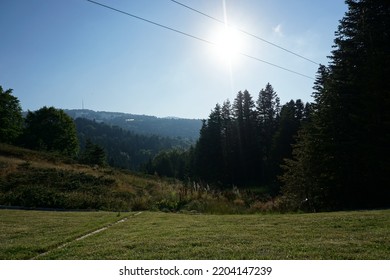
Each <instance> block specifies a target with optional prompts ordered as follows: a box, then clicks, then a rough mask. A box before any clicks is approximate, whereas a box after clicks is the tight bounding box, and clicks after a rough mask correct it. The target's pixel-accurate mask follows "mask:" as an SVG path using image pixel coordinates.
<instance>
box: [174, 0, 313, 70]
mask: <svg viewBox="0 0 390 280" xmlns="http://www.w3.org/2000/svg"><path fill="white" fill-rule="evenodd" d="M170 1H172V2H173V3H175V4H178V5H180V6H182V7H184V8H186V9H189V10H191V11H193V12H196V13H198V14H200V15H202V16H205V17H207V18H209V19H212V20H214V21H216V22H218V23H221V24H224V25H227V26H229V27H233V26H232V25H230V24H228V23H226V22H224V21H223V20H220V19H218V18H216V17H213V16H210V15H208V14H206V13H204V12H201V11H199V10H197V9H194V8H192V7H190V6H188V5H185V4H183V3H181V2H179V1H176V0H170ZM235 29H236V30H237V31H239V32H241V33H244V34H246V35H248V36H250V37H253V38H255V39H257V40H260V41H262V42H264V43H267V44H269V45H271V46H274V47H276V48H278V49H281V50H283V51H285V52H288V53H290V54H292V55H295V56H297V57H299V58H302V59H304V60H306V61H309V62H311V63H314V64H316V65H319V63H318V62H315V61H313V60H311V59H310V58H307V57H304V56H303V55H300V54H298V53H296V52H293V51H290V50H289V49H287V48H284V47H282V46H279V45H277V44H275V43H272V42H270V41H268V40H266V39H264V38H261V37H260V36H257V35H254V34H252V33H250V32H248V31H245V30H244V29H241V28H237V27H235Z"/></svg>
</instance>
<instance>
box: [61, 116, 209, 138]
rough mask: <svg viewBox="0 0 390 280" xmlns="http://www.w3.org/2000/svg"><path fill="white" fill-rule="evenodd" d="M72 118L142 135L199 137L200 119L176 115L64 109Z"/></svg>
mask: <svg viewBox="0 0 390 280" xmlns="http://www.w3.org/2000/svg"><path fill="white" fill-rule="evenodd" d="M64 111H65V112H66V113H67V114H68V115H69V116H71V117H72V118H73V119H77V118H85V119H89V120H94V121H95V122H98V123H105V124H108V125H115V126H119V127H120V128H123V129H126V130H129V131H132V132H134V133H137V134H143V135H159V136H164V137H172V138H177V137H180V138H183V139H185V140H189V141H191V142H195V141H196V140H197V139H198V138H199V131H200V128H201V126H202V121H201V120H199V119H181V118H176V117H167V118H158V117H154V116H146V115H134V114H126V113H118V112H102V111H98V112H96V111H93V110H85V109H73V110H67V109H65V110H64Z"/></svg>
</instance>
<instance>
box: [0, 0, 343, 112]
mask: <svg viewBox="0 0 390 280" xmlns="http://www.w3.org/2000/svg"><path fill="white" fill-rule="evenodd" d="M97 1H98V2H100V3H103V4H106V5H109V6H112V7H115V8H117V9H120V10H123V11H125V12H128V13H131V14H134V15H137V16H139V17H143V18H146V19H148V20H151V21H154V22H157V23H159V24H162V25H166V26H169V27H171V28H174V29H177V30H180V31H182V32H185V33H188V34H191V35H193V36H196V37H199V38H202V39H205V40H208V41H210V42H218V40H219V39H218V38H219V37H220V34H221V30H223V28H224V27H223V26H222V25H221V24H219V23H217V22H215V21H213V20H211V19H209V18H206V17H204V16H202V15H200V14H197V13H194V12H193V11H190V10H188V9H186V8H184V7H182V6H180V5H177V4H175V3H174V2H172V1H170V0H110V1H109V0H97ZM178 1H179V2H181V3H183V4H185V5H188V6H191V7H192V8H194V9H197V10H200V11H202V12H204V13H206V14H209V15H210V16H213V17H215V18H218V19H221V20H224V18H225V15H226V18H227V20H228V23H229V24H230V25H232V26H236V27H237V28H239V29H243V30H246V31H247V32H249V33H251V34H254V35H257V36H259V37H261V38H264V39H266V40H268V41H271V42H273V43H275V44H278V45H280V46H283V47H284V48H286V49H289V50H291V51H293V52H296V53H299V54H301V55H302V56H305V57H307V58H309V59H311V60H313V61H316V62H318V63H322V64H327V56H328V55H329V54H330V52H331V50H332V45H333V40H334V32H335V31H336V30H337V26H338V24H339V20H340V19H341V18H342V17H343V15H344V13H345V12H346V10H347V7H346V5H345V4H344V1H342V0H294V1H290V0H225V1H223V0H178ZM224 7H225V9H224ZM224 11H226V13H224ZM235 36H236V37H234V41H235V42H239V46H238V47H237V48H238V49H237V51H239V52H241V53H245V54H248V55H250V56H253V57H256V58H259V59H261V60H265V61H268V62H270V63H273V64H277V65H279V66H281V67H284V68H288V69H291V70H293V71H296V72H299V73H302V74H304V75H307V76H310V77H313V78H314V77H315V74H316V71H317V68H318V66H317V65H315V64H313V63H311V62H308V61H306V60H303V59H301V58H298V57H296V56H294V55H291V54H289V53H287V52H284V51H282V50H280V49H278V48H275V47H273V46H271V45H269V44H266V43H264V42H262V41H259V40H257V39H254V38H252V37H249V36H246V35H244V34H242V33H240V32H237V31H236V32H235ZM0 38H1V44H0V85H2V86H3V88H4V89H8V88H12V89H14V95H15V96H17V97H18V99H19V101H20V103H21V105H22V107H23V110H37V109H39V108H41V107H43V106H54V107H57V108H64V109H77V108H81V107H82V102H84V107H85V108H86V109H92V110H97V111H115V112H126V113H134V114H146V115H154V116H158V117H166V116H176V117H183V118H207V117H208V115H209V113H210V111H211V110H212V109H213V108H214V106H215V104H216V103H222V102H223V101H224V100H226V99H230V101H233V100H234V98H235V96H236V94H237V92H238V91H240V90H241V91H243V90H245V89H246V90H248V91H249V92H250V93H251V95H252V96H253V97H254V98H255V99H256V98H257V96H258V92H259V91H260V90H261V89H262V88H264V87H265V85H266V84H267V83H268V82H269V83H270V84H271V85H272V86H273V87H274V89H275V91H276V92H277V93H278V95H279V97H280V98H281V101H282V103H285V102H288V101H289V100H290V99H298V98H300V99H302V100H303V101H310V100H311V93H312V86H313V80H311V79H308V78H305V77H302V76H299V75H296V74H293V73H290V72H287V71H283V70H281V69H278V68H276V67H272V66H270V65H267V64H265V63H262V62H260V61H257V60H254V59H250V58H248V57H245V56H242V55H237V54H235V55H232V56H233V57H231V58H230V59H229V58H226V57H221V56H220V55H219V54H220V53H221V52H223V50H221V49H218V48H217V47H215V46H213V45H210V44H207V43H204V42H201V41H198V40H195V39H192V38H189V37H186V36H183V35H180V34H178V33H175V32H172V31H169V30H166V29H163V28H160V27H157V26H155V25H152V24H149V23H146V22H144V21H140V20H137V19H135V18H132V17H129V16H125V15H123V14H120V13H116V12H113V11H111V10H108V9H106V8H103V7H100V6H97V5H95V4H92V3H90V2H88V1H86V0H1V1H0ZM232 44H234V43H232ZM229 61H230V62H229Z"/></svg>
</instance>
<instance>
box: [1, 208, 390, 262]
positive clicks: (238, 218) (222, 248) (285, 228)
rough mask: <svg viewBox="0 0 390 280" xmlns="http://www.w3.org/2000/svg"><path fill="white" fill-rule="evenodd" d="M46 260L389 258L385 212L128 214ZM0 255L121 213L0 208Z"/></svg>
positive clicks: (43, 246) (52, 242) (28, 250)
mask: <svg viewBox="0 0 390 280" xmlns="http://www.w3.org/2000/svg"><path fill="white" fill-rule="evenodd" d="M127 215H129V216H130V217H129V219H128V220H127V221H125V222H123V223H119V224H115V225H113V226H112V227H110V228H108V229H107V230H105V231H102V232H99V233H97V234H95V235H93V236H90V237H88V238H85V239H83V240H79V241H73V242H70V243H69V244H68V245H67V246H65V247H63V248H60V249H53V250H52V251H50V252H49V253H48V254H47V255H45V256H42V258H45V259H390V237H389V235H388V233H389V232H390V210H382V211H358V212H338V213H319V214H284V215H280V214H275V215H185V214H172V213H169V214H167V213H161V212H143V213H142V214H140V215H138V216H132V214H131V213H128V214H127ZM0 217H1V219H0V221H1V222H0V224H1V225H0V240H1V243H0V259H25V258H32V257H34V256H37V255H39V253H42V252H44V251H46V250H47V249H50V248H55V247H57V246H58V245H59V244H63V243H66V242H69V241H70V240H74V239H75V237H77V236H80V235H82V234H83V233H84V234H85V233H86V232H90V231H93V230H96V229H98V228H100V227H101V226H103V225H104V224H107V223H110V222H113V221H114V220H117V219H119V218H123V217H124V215H121V217H117V216H116V214H113V213H111V214H110V213H105V212H103V213H102V212H97V213H96V212H92V213H89V212H87V213H69V212H68V213H67V212H60V213H58V212H37V211H30V212H28V211H9V210H0Z"/></svg>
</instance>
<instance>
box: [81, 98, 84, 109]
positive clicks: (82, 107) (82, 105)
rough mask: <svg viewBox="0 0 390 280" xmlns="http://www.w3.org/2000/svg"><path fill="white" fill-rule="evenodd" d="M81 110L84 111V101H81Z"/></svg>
mask: <svg viewBox="0 0 390 280" xmlns="http://www.w3.org/2000/svg"><path fill="white" fill-rule="evenodd" d="M81 109H83V110H84V99H81Z"/></svg>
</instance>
